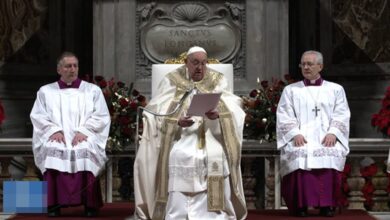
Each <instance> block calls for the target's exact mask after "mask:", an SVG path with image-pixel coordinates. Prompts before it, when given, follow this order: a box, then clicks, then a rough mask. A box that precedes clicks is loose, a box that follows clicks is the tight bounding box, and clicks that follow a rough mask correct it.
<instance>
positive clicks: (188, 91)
mask: <svg viewBox="0 0 390 220" xmlns="http://www.w3.org/2000/svg"><path fill="white" fill-rule="evenodd" d="M194 89H195V87H194V86H193V87H192V88H190V89H188V90H187V91H185V92H184V94H183V96H182V97H181V99H180V100H179V103H178V105H176V107H175V109H173V110H172V111H171V112H168V113H165V114H159V113H157V112H153V111H152V110H149V109H147V108H145V107H142V106H138V108H137V116H136V121H135V123H136V126H135V127H136V129H135V130H136V131H135V141H134V142H135V153H136V154H137V150H138V138H139V137H138V136H139V135H138V131H139V116H140V113H141V110H144V111H147V112H149V113H150V114H152V115H154V116H157V117H164V116H170V115H173V114H175V113H176V112H177V110H179V108H180V107H181V106H182V105H183V103H184V101H185V100H186V99H187V97H188V96H189V95H190V94H191V93H192V91H193V90H194Z"/></svg>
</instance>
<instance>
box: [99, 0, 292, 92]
mask: <svg viewBox="0 0 390 220" xmlns="http://www.w3.org/2000/svg"><path fill="white" fill-rule="evenodd" d="M150 2H153V1H150ZM181 2H186V1H181ZM199 2H203V3H205V4H208V1H199ZM218 2H219V3H220V4H221V5H225V3H227V2H226V1H213V4H217V3H218ZM232 2H233V3H236V5H238V6H240V7H239V9H237V10H238V11H236V12H235V13H237V16H240V15H245V16H244V18H243V21H244V22H245V25H244V26H243V30H242V31H243V33H244V34H245V36H244V37H243V38H242V39H244V40H245V41H242V43H243V45H242V49H243V53H242V54H241V55H240V56H242V57H243V58H242V59H243V62H242V65H243V67H242V68H243V69H244V71H243V73H242V74H238V75H236V78H235V93H237V94H247V92H248V91H250V90H251V89H252V88H254V87H255V86H256V79H257V77H259V78H261V79H271V78H272V77H278V78H279V77H281V76H283V75H284V74H286V73H287V72H288V1H286V0H283V1H276V0H271V1H269V0H246V1H232ZM154 3H155V5H154V6H153V7H154V8H158V7H159V4H161V5H166V4H167V3H171V4H172V5H175V4H176V3H172V2H171V1H155V2H154ZM145 4H146V3H144V1H136V0H118V1H105V0H95V1H94V6H93V7H94V50H93V51H94V73H99V74H102V75H105V76H107V77H112V76H113V77H114V78H116V79H119V80H122V81H125V82H135V83H136V87H137V88H138V89H139V90H141V91H142V92H144V93H146V94H149V93H150V90H151V89H150V85H151V81H150V78H148V77H146V78H145V77H144V76H145V75H147V74H140V72H139V71H140V68H139V66H140V63H139V62H138V63H137V60H138V61H139V60H140V57H141V58H142V56H144V54H143V53H142V51H141V52H140V53H137V48H138V46H139V45H140V44H141V39H139V38H137V36H138V33H139V31H140V26H137V25H138V24H140V22H138V21H139V20H140V19H141V20H142V15H141V12H142V10H143V9H145ZM129 12H131V13H129ZM140 16H141V17H140ZM175 55H176V54H172V56H173V57H174V56H175ZM236 58H237V57H236ZM141 60H144V61H145V59H141ZM146 61H147V64H146V67H145V69H146V71H148V70H149V71H150V65H151V64H152V63H153V61H151V60H149V59H146ZM231 61H232V60H230V62H231ZM149 75H150V73H149Z"/></svg>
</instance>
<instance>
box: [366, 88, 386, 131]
mask: <svg viewBox="0 0 390 220" xmlns="http://www.w3.org/2000/svg"><path fill="white" fill-rule="evenodd" d="M371 125H372V126H373V127H376V128H377V130H378V131H379V132H381V133H382V134H383V135H384V136H386V137H388V136H390V86H389V87H387V89H386V93H385V97H384V98H383V99H382V107H381V109H380V110H379V112H378V113H375V114H373V115H372V117H371Z"/></svg>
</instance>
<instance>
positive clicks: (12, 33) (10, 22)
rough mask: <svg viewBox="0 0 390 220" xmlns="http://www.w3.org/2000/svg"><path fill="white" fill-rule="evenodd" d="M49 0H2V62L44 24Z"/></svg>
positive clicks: (0, 28)
mask: <svg viewBox="0 0 390 220" xmlns="http://www.w3.org/2000/svg"><path fill="white" fill-rule="evenodd" d="M47 4H48V3H47V1H45V0H33V1H27V0H23V1H22V0H21V1H1V2H0V14H1V17H2V19H0V62H1V61H4V60H5V59H6V58H8V57H10V56H11V55H12V54H14V53H15V52H16V51H18V49H20V48H21V47H22V46H23V45H24V44H25V43H26V41H27V40H28V39H29V38H30V37H31V36H32V35H33V34H34V33H35V32H36V31H38V30H39V28H40V27H41V26H42V20H43V19H44V18H45V16H46V11H47V7H48V5H47Z"/></svg>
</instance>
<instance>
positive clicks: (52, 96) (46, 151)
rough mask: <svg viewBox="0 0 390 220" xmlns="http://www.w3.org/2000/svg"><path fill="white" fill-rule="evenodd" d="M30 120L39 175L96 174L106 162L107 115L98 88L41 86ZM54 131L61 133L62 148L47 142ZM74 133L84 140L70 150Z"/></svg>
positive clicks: (108, 115)
mask: <svg viewBox="0 0 390 220" xmlns="http://www.w3.org/2000/svg"><path fill="white" fill-rule="evenodd" d="M30 117H31V121H32V123H33V126H34V131H33V153H34V159H35V164H36V165H37V167H38V168H39V169H40V171H41V172H42V173H44V172H45V171H46V169H54V170H58V171H61V172H66V173H77V172H79V171H90V172H92V173H93V175H94V176H97V175H98V174H99V172H100V171H101V170H102V168H103V167H104V164H105V162H106V161H107V157H106V152H105V147H106V142H107V138H108V134H109V128H110V114H109V111H108V109H107V104H106V102H105V99H104V96H103V93H102V91H101V89H100V88H99V87H97V86H96V85H94V84H91V83H88V82H85V81H81V84H80V87H79V88H78V89H76V88H67V89H60V88H59V85H58V83H57V82H54V83H51V84H48V85H45V86H42V87H41V88H40V89H39V91H38V92H37V98H36V100H35V103H34V107H33V109H32V111H31V114H30ZM57 131H62V132H63V134H64V137H65V142H66V144H64V143H58V142H55V141H50V140H49V137H50V136H51V135H52V134H54V133H55V132H57ZM76 132H81V133H83V134H84V135H86V136H88V138H87V141H84V142H81V143H79V144H77V145H76V146H74V147H73V146H72V139H73V137H74V136H75V134H76Z"/></svg>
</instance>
